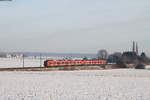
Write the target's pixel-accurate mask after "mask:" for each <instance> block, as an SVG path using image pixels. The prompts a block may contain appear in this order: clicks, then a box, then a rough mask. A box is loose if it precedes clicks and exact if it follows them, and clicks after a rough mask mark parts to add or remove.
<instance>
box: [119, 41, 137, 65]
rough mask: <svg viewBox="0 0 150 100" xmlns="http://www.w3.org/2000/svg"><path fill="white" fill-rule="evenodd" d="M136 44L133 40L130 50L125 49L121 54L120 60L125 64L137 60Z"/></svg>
mask: <svg viewBox="0 0 150 100" xmlns="http://www.w3.org/2000/svg"><path fill="white" fill-rule="evenodd" d="M138 58H139V55H138V44H137V43H135V42H134V41H133V47H132V51H127V52H124V53H123V54H122V61H123V62H124V63H126V64H130V63H134V62H136V61H137V60H138Z"/></svg>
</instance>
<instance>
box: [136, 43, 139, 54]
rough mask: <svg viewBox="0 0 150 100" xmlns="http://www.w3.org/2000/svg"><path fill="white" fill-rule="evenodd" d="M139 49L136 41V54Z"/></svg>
mask: <svg viewBox="0 0 150 100" xmlns="http://www.w3.org/2000/svg"><path fill="white" fill-rule="evenodd" d="M138 53H139V50H138V43H136V54H137V55H138Z"/></svg>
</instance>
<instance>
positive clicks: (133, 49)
mask: <svg viewBox="0 0 150 100" xmlns="http://www.w3.org/2000/svg"><path fill="white" fill-rule="evenodd" d="M132 52H135V42H134V41H133V47H132Z"/></svg>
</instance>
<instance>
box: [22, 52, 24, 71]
mask: <svg viewBox="0 0 150 100" xmlns="http://www.w3.org/2000/svg"><path fill="white" fill-rule="evenodd" d="M22 67H23V68H24V54H23V55H22Z"/></svg>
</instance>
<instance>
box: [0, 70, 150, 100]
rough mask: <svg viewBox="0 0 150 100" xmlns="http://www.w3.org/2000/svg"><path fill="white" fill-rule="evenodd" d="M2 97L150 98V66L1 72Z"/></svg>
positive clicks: (2, 99)
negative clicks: (146, 68) (145, 68)
mask: <svg viewBox="0 0 150 100" xmlns="http://www.w3.org/2000/svg"><path fill="white" fill-rule="evenodd" d="M0 100H150V70H135V69H115V70H95V71H94V70H92V71H50V72H0Z"/></svg>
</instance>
